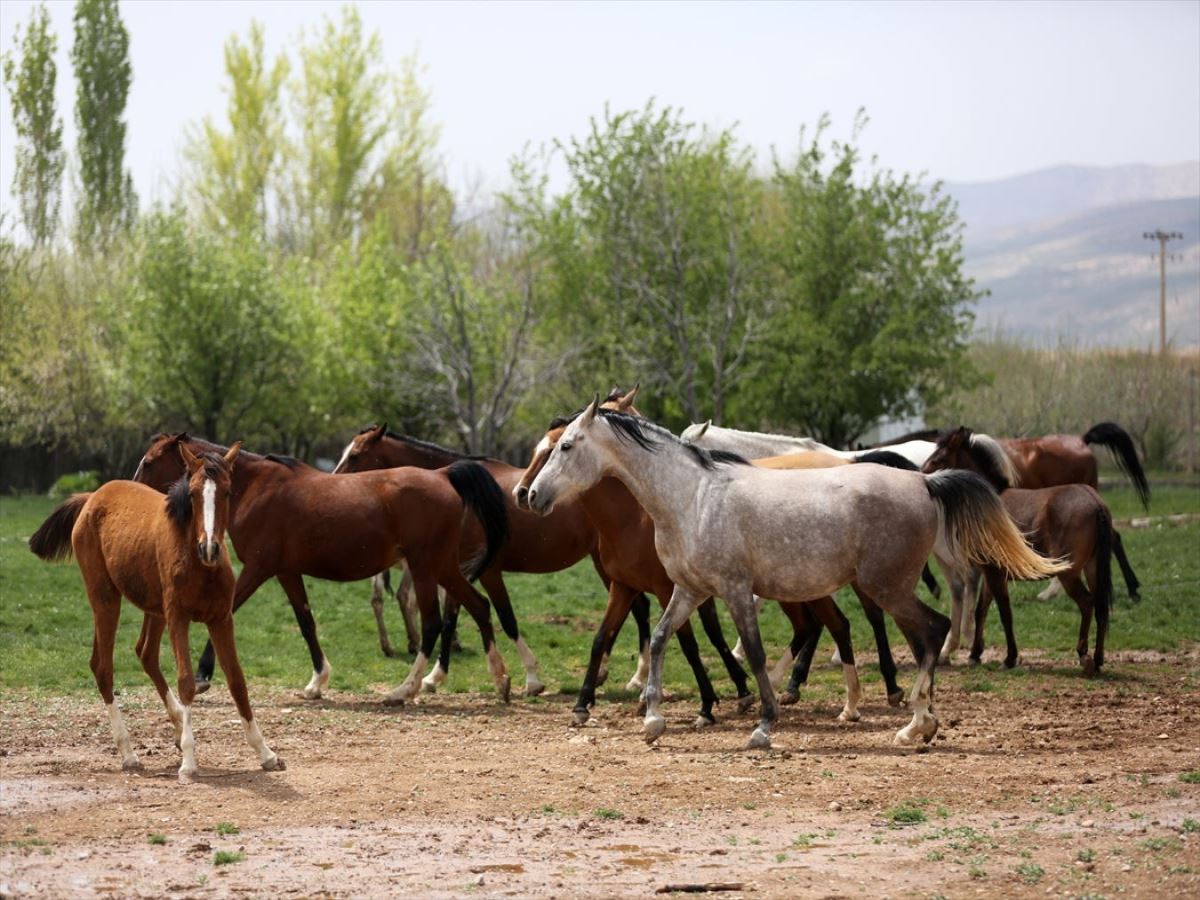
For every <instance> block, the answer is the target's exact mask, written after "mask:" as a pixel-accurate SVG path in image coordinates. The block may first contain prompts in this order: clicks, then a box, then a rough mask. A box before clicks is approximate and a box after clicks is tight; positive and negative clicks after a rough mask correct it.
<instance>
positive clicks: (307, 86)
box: [287, 6, 436, 255]
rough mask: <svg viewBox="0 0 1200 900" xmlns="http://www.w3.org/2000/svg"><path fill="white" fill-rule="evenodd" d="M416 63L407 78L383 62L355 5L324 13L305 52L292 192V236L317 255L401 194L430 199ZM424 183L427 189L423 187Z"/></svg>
mask: <svg viewBox="0 0 1200 900" xmlns="http://www.w3.org/2000/svg"><path fill="white" fill-rule="evenodd" d="M428 104H429V98H428V96H427V95H426V94H425V93H424V92H423V91H422V90H421V89H420V87H419V85H418V83H417V79H416V64H415V61H414V60H412V59H406V60H404V61H403V62H402V68H401V72H400V74H399V75H397V74H396V73H394V72H392V71H389V70H388V69H387V67H386V66H385V65H384V61H383V49H382V42H381V41H380V38H379V35H378V34H377V33H372V34H369V35H368V34H367V33H365V32H364V30H363V25H362V19H361V18H360V16H359V14H358V11H357V10H356V9H355V8H354V7H353V6H346V7H343V8H342V13H341V19H340V21H337V22H335V21H334V20H332V19H326V21H325V24H324V26H323V27H322V29H321V30H320V31H319V32H318V34H317V35H316V38H315V40H313V41H312V42H311V43H307V44H305V45H304V46H303V47H302V48H301V49H300V72H299V78H298V80H297V82H296V84H295V101H294V107H295V114H296V119H297V131H298V133H299V141H298V145H297V148H296V158H295V159H294V161H293V174H292V181H293V188H292V189H291V190H290V191H289V192H288V194H289V196H288V200H289V208H288V211H287V213H288V215H287V218H288V229H289V232H290V233H289V234H288V235H287V237H288V238H289V239H290V242H291V243H292V245H293V246H295V247H296V248H298V249H302V250H304V251H306V252H308V253H310V254H311V255H320V253H321V252H322V251H323V250H324V249H326V248H328V247H329V246H330V245H332V244H336V243H337V242H339V241H341V240H344V239H346V238H349V237H355V236H358V235H360V234H361V229H362V226H363V224H364V222H366V221H369V220H370V219H371V218H372V217H373V216H374V214H375V213H376V212H377V211H379V210H380V208H381V206H385V205H392V206H394V205H395V202H396V195H397V192H399V191H402V190H408V191H409V192H410V193H412V192H416V193H417V194H418V195H419V196H420V197H421V198H423V199H425V200H426V201H427V199H428V196H429V194H428V190H429V187H430V186H429V182H430V178H429V173H428V171H427V167H428V161H427V156H428V153H429V151H430V150H431V149H432V147H433V145H434V144H435V142H436V132H435V130H434V129H432V128H431V127H429V126H428V125H427V124H426V118H427V111H428ZM418 188H419V189H420V190H419V191H418V190H417V189H418Z"/></svg>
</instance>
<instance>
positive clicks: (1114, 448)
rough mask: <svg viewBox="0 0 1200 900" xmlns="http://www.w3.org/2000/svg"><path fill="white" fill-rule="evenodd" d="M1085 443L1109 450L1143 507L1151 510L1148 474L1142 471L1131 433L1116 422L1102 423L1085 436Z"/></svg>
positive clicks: (1089, 430)
mask: <svg viewBox="0 0 1200 900" xmlns="http://www.w3.org/2000/svg"><path fill="white" fill-rule="evenodd" d="M1083 442H1084V443H1085V444H1100V445H1101V446H1104V447H1107V448H1108V452H1109V453H1111V454H1112V455H1113V459H1114V460H1115V461H1116V463H1117V468H1118V469H1120V470H1121V471H1122V472H1124V473H1125V475H1126V477H1127V478H1128V479H1129V480H1130V481H1132V482H1133V487H1134V489H1135V490H1136V491H1137V495H1138V499H1139V500H1141V501H1142V506H1143V507H1145V508H1146V509H1149V508H1150V484H1149V483H1148V482H1147V481H1146V473H1145V472H1143V471H1142V464H1141V463H1140V462H1138V458H1137V451H1136V450H1135V449H1134V447H1133V439H1132V438H1131V437H1130V436H1129V432H1127V431H1126V430H1125V429H1124V428H1122V427H1121V426H1120V425H1118V424H1117V423H1116V422H1101V423H1100V424H1098V425H1093V426H1092V427H1091V428H1090V429H1088V433H1087V434H1085V435H1084V436H1083Z"/></svg>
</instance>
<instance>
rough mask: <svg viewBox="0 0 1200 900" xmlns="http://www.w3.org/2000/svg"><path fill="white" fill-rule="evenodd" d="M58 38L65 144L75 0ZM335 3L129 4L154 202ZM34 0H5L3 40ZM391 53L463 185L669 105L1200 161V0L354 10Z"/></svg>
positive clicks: (943, 149)
mask: <svg viewBox="0 0 1200 900" xmlns="http://www.w3.org/2000/svg"><path fill="white" fill-rule="evenodd" d="M48 5H49V8H50V13H51V18H52V21H53V27H54V28H55V30H56V32H57V34H58V36H59V45H58V73H59V74H58V77H59V84H58V94H59V109H60V111H62V113H63V117H64V122H65V138H66V144H67V146H68V148H73V147H74V125H73V122H72V120H71V116H72V112H71V111H72V108H73V95H74V77H73V75H72V72H71V67H70V60H69V50H70V44H71V40H72V27H71V14H72V4H71V3H70V2H66V0H54V2H50V3H49V4H48ZM340 6H341V4H340V3H334V2H320V0H309V2H304V3H299V2H262V0H258V2H252V0H237V2H226V0H205V2H197V0H172V2H165V0H124V2H122V3H121V11H122V16H123V18H124V20H125V22H126V25H127V27H128V29H129V33H130V55H131V58H132V64H133V86H132V89H131V92H130V98H129V105H128V110H127V122H128V126H129V127H128V149H127V161H128V165H129V168H130V170H131V171H132V173H133V178H134V183H135V186H136V188H137V191H138V194H139V196H140V197H141V199H142V201H143V202H146V201H151V202H153V201H156V200H162V201H165V200H168V199H170V197H171V196H172V194H173V188H172V186H173V184H174V179H175V178H177V177H178V173H179V170H180V162H181V149H182V147H183V144H184V136H185V134H186V131H187V129H188V127H189V126H194V125H195V124H196V123H198V122H199V121H200V120H201V119H202V118H203V117H204V116H206V115H211V116H215V117H218V118H219V117H221V116H222V114H223V110H224V106H225V99H226V98H225V94H224V93H223V72H222V46H223V44H224V42H225V40H226V39H227V38H228V37H229V36H230V35H231V34H233V33H239V34H244V33H245V32H246V30H247V28H248V26H249V24H250V22H251V20H254V19H256V20H258V21H260V22H262V23H263V25H264V26H265V30H266V39H267V47H268V51H270V52H272V53H275V52H279V51H284V50H288V49H289V48H290V50H291V53H292V54H293V57H294V54H295V47H296V45H297V43H298V38H299V36H300V35H301V34H302V33H303V32H304V31H305V30H309V31H311V30H313V29H314V28H315V27H316V26H317V25H319V24H320V22H321V21H322V18H323V17H325V16H336V15H337V14H338V9H339V7H340ZM32 7H33V3H32V2H29V0H0V47H3V49H4V50H5V51H6V52H7V51H8V50H10V49H11V48H12V46H13V32H14V29H15V28H16V26H17V24H18V23H22V24H23V23H24V22H26V21H27V20H28V18H29V14H30V11H31V9H32ZM359 9H360V11H361V13H362V17H363V20H364V22H365V24H366V26H367V27H368V28H371V29H376V30H378V31H379V32H380V34H381V36H382V39H383V44H384V51H385V54H386V56H387V58H388V60H389V61H398V60H400V59H401V58H402V57H404V56H407V55H409V54H412V53H416V54H417V57H418V59H419V60H420V62H421V64H422V65H423V67H424V73H423V76H422V83H423V85H424V86H425V87H426V88H427V89H428V90H429V91H430V92H431V94H432V100H433V107H432V114H433V116H432V117H433V120H434V121H435V122H437V123H438V124H439V125H440V128H441V144H440V150H441V154H442V157H443V159H444V160H445V165H446V176H447V177H448V179H449V180H450V183H451V184H452V185H453V186H455V187H468V186H478V185H482V186H483V187H485V188H502V187H503V186H504V185H505V183H506V174H507V171H508V161H509V159H510V158H511V157H512V156H513V155H514V154H517V153H519V152H521V151H522V149H523V148H524V147H525V146H526V145H532V146H534V147H536V146H538V145H539V144H542V143H546V142H551V141H553V140H554V139H556V138H557V139H566V138H569V137H571V136H572V135H580V134H582V133H583V132H584V131H585V129H586V128H587V125H588V120H589V118H590V117H593V116H600V115H602V114H603V111H604V108H605V104H608V105H609V106H610V107H611V108H612V109H614V110H623V109H630V108H637V107H641V106H642V105H644V104H645V103H646V101H647V100H649V99H651V98H655V99H656V100H657V101H658V102H659V103H660V104H664V105H670V106H674V107H677V108H680V109H682V110H683V112H684V114H685V117H686V118H687V119H689V120H691V121H694V122H698V123H701V124H705V125H709V126H713V127H720V128H723V127H730V126H735V127H736V133H737V134H738V136H739V137H740V138H741V139H742V140H743V141H744V142H746V143H747V144H749V145H750V146H752V147H754V148H755V149H756V151H758V152H759V153H760V154H761V158H762V159H763V160H764V161H765V160H767V159H769V154H770V153H771V150H772V148H776V149H777V150H778V151H779V152H780V153H782V154H783V155H785V156H787V155H788V154H790V153H794V151H795V149H796V148H797V146H798V139H799V133H800V128H801V126H804V125H808V126H812V125H813V124H814V123H815V122H816V121H817V119H818V118H819V117H820V116H821V115H822V114H823V113H829V114H830V115H831V116H832V119H833V134H834V135H835V136H840V137H845V136H848V134H849V129H850V124H851V122H852V120H853V117H854V114H855V111H856V110H858V109H859V108H860V107H861V108H865V109H866V112H867V114H868V116H869V117H870V125H869V126H868V128H867V130H866V132H865V133H864V134H863V136H862V138H861V141H860V145H861V146H862V147H863V148H864V149H865V150H867V151H868V152H871V153H874V154H876V155H877V156H878V157H879V160H880V162H881V163H882V164H883V165H885V166H886V167H888V168H891V169H894V170H897V171H900V172H909V173H913V174H917V173H925V174H927V175H928V176H929V177H931V178H940V179H945V180H949V181H981V180H993V179H999V178H1002V177H1005V176H1009V175H1015V174H1020V173H1024V172H1029V171H1033V170H1036V169H1040V168H1045V167H1048V166H1052V165H1058V164H1064V163H1071V164H1082V165H1097V166H1108V165H1121V164H1127V163H1178V162H1185V161H1190V160H1196V159H1200V0H1178V2H1137V3H1125V2H1100V3H1096V2H1084V3H1022V2H1003V3H989V2H972V3H953V2H939V3H924V2H919V3H918V2H914V3H903V2H888V3H816V2H813V3H771V2H743V3H724V2H706V3H697V2H672V3H625V2H604V3H582V2H581V3H568V2H558V3H548V2H546V3H504V2H491V3H468V2H456V3H446V2H443V3H424V2H412V3H399V2H382V0H374V2H362V3H359ZM0 106H2V107H3V109H2V112H0V202H2V203H3V206H4V208H5V209H11V194H10V188H11V181H12V167H13V158H14V151H13V140H14V134H13V130H12V117H11V107H10V98H9V95H8V92H7V91H4V92H3V103H2V104H0Z"/></svg>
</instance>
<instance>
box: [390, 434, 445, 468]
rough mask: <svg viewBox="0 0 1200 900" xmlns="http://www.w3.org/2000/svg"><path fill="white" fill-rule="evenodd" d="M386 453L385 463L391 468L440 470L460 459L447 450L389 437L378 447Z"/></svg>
mask: <svg viewBox="0 0 1200 900" xmlns="http://www.w3.org/2000/svg"><path fill="white" fill-rule="evenodd" d="M380 446H381V447H382V448H384V449H385V451H386V457H385V460H384V461H385V462H386V463H387V464H388V466H389V467H391V466H416V467H418V468H421V469H441V468H443V467H444V466H448V465H450V464H451V463H455V462H458V460H460V459H462V456H460V455H459V454H457V453H453V452H451V451H448V450H441V449H435V448H433V447H424V446H421V445H419V444H411V443H409V442H408V441H406V440H404V439H403V438H395V437H391V436H390V435H389V436H388V437H386V438H384V440H383V443H382V444H381V445H380Z"/></svg>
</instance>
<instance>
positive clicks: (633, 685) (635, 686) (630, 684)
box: [625, 678, 646, 693]
mask: <svg viewBox="0 0 1200 900" xmlns="http://www.w3.org/2000/svg"><path fill="white" fill-rule="evenodd" d="M645 686H646V684H645V682H642V681H638V680H637V679H636V678H630V679H629V681H627V682H625V690H627V691H629V692H630V693H633V692H634V691H640V690H641V689H642V688H644V687H645Z"/></svg>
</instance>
